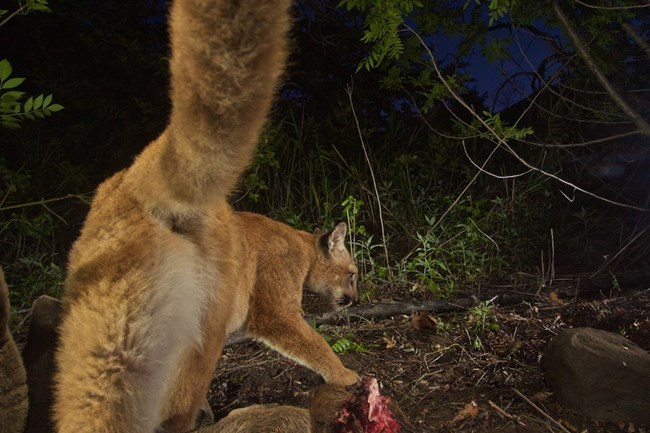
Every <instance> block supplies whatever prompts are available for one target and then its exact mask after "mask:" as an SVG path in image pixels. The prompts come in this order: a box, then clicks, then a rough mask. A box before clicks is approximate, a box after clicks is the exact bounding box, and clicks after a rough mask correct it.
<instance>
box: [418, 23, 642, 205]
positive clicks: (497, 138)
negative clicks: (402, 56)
mask: <svg viewBox="0 0 650 433" xmlns="http://www.w3.org/2000/svg"><path fill="white" fill-rule="evenodd" d="M405 28H407V29H408V30H409V31H410V32H411V33H412V34H413V35H414V36H415V37H416V38H417V39H418V41H419V42H420V44H421V45H422V46H423V47H424V49H425V50H426V51H427V54H428V55H429V59H430V60H431V64H432V65H433V68H434V70H435V72H436V75H437V76H438V78H439V79H440V81H441V82H442V84H443V85H444V86H445V88H446V89H447V91H448V92H449V94H450V95H452V97H453V98H454V99H455V100H456V101H457V102H458V103H459V104H460V105H461V106H462V107H463V108H465V109H466V110H467V111H468V112H469V113H470V114H472V116H474V118H475V119H476V120H477V121H478V122H479V123H480V124H481V125H482V126H483V127H484V128H485V129H486V130H487V131H488V132H489V133H490V134H491V136H492V139H493V140H494V142H495V143H498V144H499V146H497V147H496V148H495V149H494V150H493V151H492V153H490V156H492V154H493V153H494V151H495V150H496V149H497V148H498V147H503V148H504V149H505V150H507V151H508V153H510V154H511V155H512V156H513V157H514V158H515V159H516V160H517V161H519V162H520V163H521V164H523V165H524V166H525V167H527V168H530V169H531V170H533V171H536V172H538V173H540V174H543V175H544V176H547V177H549V178H551V179H554V180H556V181H558V182H560V183H562V184H564V185H566V186H569V187H571V188H574V189H575V190H577V191H580V192H582V193H583V194H586V195H588V196H590V197H593V198H595V199H598V200H601V201H603V202H606V203H609V204H613V205H615V206H620V207H624V208H628V209H634V210H638V211H643V212H649V211H650V209H647V208H642V207H638V206H633V205H629V204H627V203H621V202H617V201H614V200H610V199H608V198H605V197H603V196H600V195H598V194H595V193H593V192H591V191H589V190H586V189H584V188H581V187H579V186H578V185H576V184H574V183H571V182H569V181H568V180H565V179H563V178H561V177H559V176H557V175H555V174H553V173H549V172H547V171H545V170H543V169H541V168H539V167H536V166H534V165H532V164H531V163H529V162H528V161H526V160H525V159H524V158H523V157H521V156H520V155H519V154H518V153H517V152H516V151H515V150H514V149H513V148H512V147H511V146H510V145H509V144H508V142H507V140H505V139H504V138H503V137H501V136H500V135H499V134H498V133H497V132H496V131H495V130H494V128H492V127H491V126H490V125H489V124H488V123H487V122H486V121H485V120H484V119H483V118H482V117H481V116H479V115H478V114H477V113H476V110H474V108H472V107H471V106H470V105H468V104H467V102H465V100H464V99H463V98H462V97H461V96H460V95H459V94H458V92H456V91H455V90H454V88H453V87H452V86H451V85H450V84H449V82H448V81H447V79H446V78H445V77H444V76H443V75H442V71H441V70H440V68H439V66H438V63H437V62H436V59H435V57H434V55H433V53H432V52H431V49H430V48H429V46H428V45H427V44H426V43H425V42H424V40H423V39H422V37H421V36H420V34H419V33H417V32H416V31H415V30H413V29H412V28H411V27H409V26H408V25H405ZM452 114H453V112H452ZM488 159H489V158H488ZM488 159H486V161H485V163H487V160H488ZM485 163H484V164H485ZM479 173H480V172H479ZM477 175H478V173H477ZM475 179H476V176H475V177H474V179H472V181H471V182H473V181H474V180H475Z"/></svg>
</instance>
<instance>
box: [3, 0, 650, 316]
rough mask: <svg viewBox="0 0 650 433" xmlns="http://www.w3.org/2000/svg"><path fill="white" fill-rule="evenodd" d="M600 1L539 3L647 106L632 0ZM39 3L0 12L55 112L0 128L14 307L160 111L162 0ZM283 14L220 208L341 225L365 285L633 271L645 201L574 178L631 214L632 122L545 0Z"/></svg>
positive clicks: (642, 149) (43, 283)
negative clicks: (281, 46) (245, 160)
mask: <svg viewBox="0 0 650 433" xmlns="http://www.w3.org/2000/svg"><path fill="white" fill-rule="evenodd" d="M614 3H615V6H618V8H615V9H602V8H590V7H587V6H584V5H583V4H581V3H576V2H572V1H562V2H559V3H556V5H558V6H559V7H560V10H561V11H563V12H564V14H566V15H567V16H568V18H569V20H570V22H571V23H572V24H573V26H574V28H577V29H578V33H579V36H580V37H581V38H582V41H584V42H585V44H586V45H587V46H588V48H589V52H590V53H591V55H592V56H593V62H594V65H595V68H597V69H598V70H599V71H600V72H602V73H603V75H604V76H605V77H607V79H608V80H609V82H610V83H611V84H612V86H613V87H614V88H615V89H616V90H617V92H618V93H619V94H620V96H621V97H622V98H623V99H624V100H625V101H626V102H627V103H628V104H629V105H630V106H631V107H632V109H633V110H634V111H636V112H637V113H638V114H639V116H640V118H641V119H646V121H647V119H648V115H649V112H648V107H650V104H648V102H649V101H648V95H649V94H650V92H648V90H647V89H649V88H650V83H649V82H648V80H649V77H648V74H647V72H645V71H647V70H648V64H649V63H650V62H649V59H650V50H648V48H647V45H646V46H645V47H644V46H643V43H639V41H637V40H635V39H634V37H633V33H630V32H629V29H630V28H631V29H632V30H633V32H634V34H637V35H639V36H640V38H641V41H643V40H645V41H647V40H648V32H649V26H650V19H649V18H650V17H649V12H648V8H630V7H628V6H630V5H631V4H632V3H631V2H630V4H627V3H626V2H614ZM614 3H612V4H614ZM608 4H609V3H608ZM17 6H18V5H16V7H17ZM50 7H51V8H52V9H53V11H52V13H30V14H29V15H27V16H18V17H16V18H14V19H12V20H11V21H9V22H8V23H7V24H5V25H3V26H2V27H0V38H1V41H2V43H1V44H0V47H1V48H2V53H1V55H2V56H1V57H2V58H5V57H6V58H7V59H9V60H10V61H11V64H12V67H13V70H14V74H15V75H17V76H22V77H28V79H27V80H26V81H25V82H24V84H23V86H22V90H24V91H25V92H27V93H29V94H40V93H49V92H51V93H54V95H55V98H56V102H58V103H59V104H61V105H63V106H64V107H65V109H64V110H62V111H60V112H57V113H54V114H53V115H52V116H51V117H48V118H46V119H43V120H37V121H29V120H26V121H25V122H23V123H22V128H20V129H16V130H8V129H2V130H0V146H1V149H2V153H1V155H2V156H1V157H0V173H1V174H2V179H3V183H2V184H0V189H1V191H0V192H1V196H2V202H0V227H1V230H0V236H1V242H2V245H3V248H2V251H1V254H2V256H1V258H0V260H1V262H0V263H1V264H2V266H3V267H4V268H5V271H6V272H7V276H8V280H9V281H10V283H11V284H12V285H13V286H14V290H13V292H12V293H14V297H15V298H16V299H13V301H14V302H15V303H16V302H17V305H29V303H30V302H31V299H32V298H33V297H34V296H36V295H38V294H40V293H53V294H58V293H59V290H60V284H61V281H62V278H63V274H64V271H63V269H64V266H65V258H66V254H67V250H68V248H69V246H70V244H71V242H72V241H73V240H74V238H75V236H76V234H77V232H78V230H79V228H80V226H81V224H82V222H83V218H84V215H85V213H86V212H87V209H88V201H89V199H90V198H91V197H92V191H93V190H94V188H95V187H96V185H97V184H98V183H99V182H101V180H102V179H104V178H106V177H107V176H109V175H110V174H111V173H114V172H115V171H117V170H119V169H122V168H124V167H126V166H128V165H129V163H130V162H131V161H132V159H133V157H134V156H135V155H136V154H137V153H138V152H139V151H140V150H141V149H142V148H143V147H144V146H145V145H146V144H147V143H148V142H149V141H150V140H152V139H153V138H154V137H155V136H156V135H157V134H159V133H160V132H161V131H162V129H163V128H164V126H165V123H166V120H167V116H168V111H169V101H168V96H167V81H168V71H167V57H168V48H167V36H166V27H165V26H166V19H165V14H166V7H167V3H166V2H162V1H153V0H152V1H139V2H131V3H129V4H128V5H125V4H124V2H121V1H113V0H106V1H101V2H100V1H95V0H74V1H72V0H58V1H56V2H52V3H51V4H50ZM294 9H295V17H296V18H295V21H296V22H295V29H294V31H293V34H292V52H293V54H292V57H291V61H290V65H289V67H288V70H287V73H286V76H285V78H284V82H283V85H282V87H281V89H280V91H279V98H278V101H277V103H276V105H275V107H274V110H273V113H272V115H271V117H270V121H269V123H268V125H267V128H266V130H265V132H264V134H263V136H262V137H261V140H260V151H259V153H258V156H257V158H256V160H255V161H254V163H253V164H252V165H251V168H250V170H249V171H248V172H247V173H246V175H245V176H244V177H243V179H242V182H241V185H240V187H239V188H238V190H237V191H236V192H235V193H234V194H233V197H232V201H233V204H234V206H235V207H236V208H238V209H250V210H254V211H258V212H261V213H264V214H267V215H269V216H272V217H275V218H277V219H279V220H282V221H285V222H288V223H290V224H292V225H294V226H297V227H299V228H304V229H309V230H311V229H313V228H314V227H316V226H324V227H331V226H333V224H335V223H336V222H337V221H339V220H345V221H347V222H348V224H349V225H350V228H351V234H352V237H351V239H350V240H351V244H352V247H353V250H354V253H355V255H356V257H357V260H358V261H359V263H360V265H361V267H362V269H363V271H364V273H365V282H364V288H365V291H366V294H367V295H368V296H369V297H371V296H373V293H374V291H373V290H374V289H375V288H377V287H386V286H390V287H393V288H396V290H399V291H402V293H404V294H405V295H409V296H418V295H432V294H433V295H436V296H445V295H450V294H451V293H453V291H454V290H458V289H459V288H460V287H461V286H463V287H472V286H477V285H479V284H484V283H486V282H488V281H491V282H494V281H503V280H507V281H510V280H511V279H512V278H514V276H521V275H527V276H528V277H529V279H531V280H532V281H534V284H539V285H540V286H541V285H545V284H547V283H549V282H550V280H552V278H553V277H555V276H556V274H555V273H556V272H557V273H558V274H560V273H572V274H573V273H576V272H587V273H589V274H592V273H603V272H605V273H612V275H614V276H616V275H620V273H625V272H629V271H633V270H634V271H639V270H640V271H642V272H647V269H648V252H649V251H648V248H647V245H648V242H647V239H648V233H647V213H646V212H644V211H642V210H639V209H632V208H630V207H621V206H617V205H614V204H612V203H609V202H605V201H602V200H601V199H598V198H594V197H593V196H590V195H587V194H584V193H583V192H581V191H580V189H584V190H588V191H589V192H592V193H594V194H598V195H600V196H602V197H605V198H607V199H609V200H612V201H616V202H621V203H624V204H627V205H633V206H635V207H637V208H647V207H648V197H649V196H648V182H650V171H649V170H650V158H649V157H648V154H647V147H648V140H649V138H648V137H649V135H648V131H644V130H643V128H642V126H639V125H638V124H635V123H634V122H633V121H632V120H631V118H630V116H629V115H628V114H626V113H624V112H622V110H621V108H620V106H618V105H617V104H616V101H615V100H614V98H613V97H612V95H611V94H608V93H607V92H606V91H604V90H603V86H602V83H601V82H599V81H598V80H597V79H596V78H595V74H594V69H593V67H591V66H589V65H588V62H587V61H586V60H585V59H584V58H582V57H581V56H580V55H579V52H578V50H577V49H576V45H575V42H574V41H572V40H571V38H570V37H569V36H567V35H568V34H567V31H566V28H564V27H563V26H562V25H561V23H560V21H559V18H558V17H559V15H558V14H554V13H553V8H552V7H551V3H548V4H547V3H539V4H535V5H534V6H531V3H530V2H516V1H504V0H500V1H494V0H493V1H490V2H487V3H485V2H474V1H468V2H453V1H452V2H435V3H433V2H424V4H419V3H418V2H416V1H401V2H400V1H386V2H373V1H347V2H342V3H341V4H338V2H335V1H329V0H300V1H297V2H296V4H295V8H294ZM373 20H375V21H373ZM373 22H378V23H380V24H377V25H375V26H374V27H373V24H372V23H373ZM626 26H627V27H626ZM378 29H379V30H378ZM409 29H413V30H414V31H415V32H416V33H417V35H419V36H421V37H422V40H420V39H419V36H416V34H414V33H412V32H411V31H410V30H409ZM626 29H628V30H626ZM384 30H385V33H381V31H384ZM373 33H374V34H375V36H377V35H380V37H379V38H377V39H374V40H373V39H372V38H367V36H368V35H370V36H372V35H373ZM382 35H383V36H382ZM362 38H367V39H364V40H367V41H369V43H364V42H362ZM422 43H425V44H426V48H427V49H429V50H431V51H432V54H433V59H434V60H435V65H436V66H438V67H439V70H440V73H439V74H437V73H436V72H435V68H434V67H433V63H432V58H431V57H430V56H429V53H428V52H427V49H425V47H424V46H423V45H422ZM376 53H383V54H381V55H377V54H376ZM373 56H375V57H373ZM364 59H365V62H366V63H364ZM368 59H375V60H374V61H372V64H371V65H370V64H368ZM445 82H446V83H447V84H449V85H450V87H451V88H452V89H454V91H455V92H457V94H458V95H459V96H460V99H458V98H456V97H454V95H453V93H452V92H450V88H449V87H447V86H445V85H444V83H445ZM468 107H469V108H468ZM481 119H482V120H483V121H487V124H489V125H490V126H491V128H492V129H491V130H487V129H486V127H485V124H482V123H481V122H480V120H481ZM527 128H530V131H529V132H526V131H527ZM500 138H504V139H505V140H506V142H507V143H508V145H509V146H510V150H507V149H506V148H505V147H504V146H502V145H499V143H500V142H499V139H500ZM495 148H497V150H496V151H495ZM364 151H365V152H364ZM366 154H367V155H368V158H367V159H366V156H365V155H366ZM486 159H488V161H487V162H486V163H485V165H483V164H484V162H485V161H486ZM522 159H523V160H525V161H527V162H528V163H529V164H530V165H531V166H533V167H534V168H535V169H530V167H526V166H525V165H524V164H522ZM477 166H482V168H483V169H484V170H486V171H489V172H490V173H492V174H493V175H490V174H487V173H486V172H482V171H480V170H479V169H478V168H477ZM540 171H543V172H540ZM521 173H523V174H522V175H517V176H514V175H515V174H521ZM549 174H550V175H551V176H549ZM495 175H496V176H495ZM553 176H558V177H560V178H561V179H563V180H564V181H565V182H564V183H563V182H562V181H558V180H557V179H554V178H553ZM576 187H577V188H576ZM380 210H381V213H380Z"/></svg>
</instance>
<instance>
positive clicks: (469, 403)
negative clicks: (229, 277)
mask: <svg viewBox="0 0 650 433" xmlns="http://www.w3.org/2000/svg"><path fill="white" fill-rule="evenodd" d="M500 290H501V291H503V289H500ZM561 293H562V292H561V291H550V290H546V291H545V293H544V294H543V295H542V294H538V295H537V296H535V297H531V300H529V301H526V302H524V303H519V304H517V305H512V306H497V305H494V304H492V303H487V304H485V303H484V304H478V306H475V307H473V308H469V309H467V308H466V309H459V310H458V311H456V312H452V313H444V314H435V313H430V312H420V313H410V312H408V311H405V312H404V313H405V314H403V315H396V316H393V317H390V318H385V319H359V318H358V317H356V318H350V320H348V321H347V322H346V323H342V324H337V325H321V326H319V327H318V330H319V332H321V333H322V334H323V335H324V336H326V338H327V339H328V340H329V341H330V342H331V344H334V346H336V347H337V348H338V349H339V350H340V352H341V353H340V356H341V358H342V360H343V363H344V364H345V365H346V366H348V367H350V368H352V369H354V370H355V371H358V372H360V373H362V374H366V375H371V376H375V377H376V378H377V379H378V380H379V381H380V382H381V385H382V393H383V394H385V395H387V396H389V397H390V398H391V399H392V400H393V401H394V402H396V403H397V405H398V406H399V408H400V411H401V415H400V418H401V419H402V421H403V424H404V428H403V430H402V431H405V432H504V433H509V432H521V433H536V432H549V431H551V432H560V431H562V432H572V433H573V432H591V433H597V432H644V431H646V430H644V429H643V427H640V426H632V425H630V424H625V423H611V422H603V421H595V420H590V419H588V418H586V417H583V416H581V415H580V414H577V413H574V412H572V411H570V410H567V409H565V408H563V407H561V406H560V405H559V404H558V403H557V402H555V401H554V400H553V397H552V394H551V393H550V392H549V390H548V389H547V388H546V387H545V384H544V378H543V375H542V373H541V370H540V367H539V361H540V359H541V357H542V353H543V351H544V348H545V347H546V344H547V343H548V341H549V340H550V339H551V338H552V337H553V336H554V335H556V334H557V332H558V331H559V330H560V329H562V328H566V327H580V326H590V327H594V328H599V329H604V330H607V331H611V332H616V333H619V334H622V335H623V336H625V337H626V338H628V339H630V340H631V341H632V342H634V343H636V344H637V345H638V346H639V347H641V348H642V349H644V350H646V351H650V315H649V313H648V312H649V311H650V308H649V307H650V291H649V290H647V289H646V290H645V291H639V290H637V291H631V292H626V293H624V292H621V291H617V292H616V293H607V294H604V293H602V292H596V294H595V295H591V296H589V299H586V298H584V297H581V298H578V297H571V298H568V299H564V298H563V296H562V295H561ZM306 308H307V307H306ZM321 383H322V379H321V378H320V377H319V376H318V375H317V374H315V373H313V372H311V371H310V370H308V369H306V368H304V367H302V366H300V365H297V364H296V363H294V362H292V361H290V360H288V359H286V358H284V357H282V356H281V355H279V354H277V353H276V352H274V351H273V350H271V349H268V348H265V347H264V346H263V345H261V344H258V343H256V342H252V341H246V342H242V343H238V344H234V345H231V346H229V347H227V348H226V350H225V352H224V355H223V357H222V359H221V361H220V362H219V367H218V369H217V374H216V375H215V379H214V381H213V383H212V387H211V390H210V393H209V396H208V400H209V402H210V404H211V406H212V408H213V410H214V412H215V415H216V417H217V419H219V418H221V417H223V416H225V415H226V414H227V413H228V412H229V411H230V410H232V409H235V408H238V407H244V406H248V405H251V404H260V403H280V404H291V405H296V406H301V407H306V406H307V404H308V401H309V398H310V394H311V392H312V391H313V389H315V388H316V387H317V386H318V385H319V384H321ZM648 431H650V429H649V430H648Z"/></svg>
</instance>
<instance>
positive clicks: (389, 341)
mask: <svg viewBox="0 0 650 433" xmlns="http://www.w3.org/2000/svg"><path fill="white" fill-rule="evenodd" d="M384 343H386V349H392V348H393V347H395V344H397V343H396V342H395V340H393V339H392V338H390V337H384Z"/></svg>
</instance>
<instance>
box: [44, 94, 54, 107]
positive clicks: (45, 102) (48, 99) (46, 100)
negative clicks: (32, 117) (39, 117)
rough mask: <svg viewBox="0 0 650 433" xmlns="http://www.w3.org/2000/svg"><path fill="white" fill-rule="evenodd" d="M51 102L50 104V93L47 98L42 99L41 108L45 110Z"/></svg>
mask: <svg viewBox="0 0 650 433" xmlns="http://www.w3.org/2000/svg"><path fill="white" fill-rule="evenodd" d="M51 102H52V94H51V93H50V94H49V95H47V96H46V97H45V99H43V108H45V107H47V106H48V105H50V103H51Z"/></svg>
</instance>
